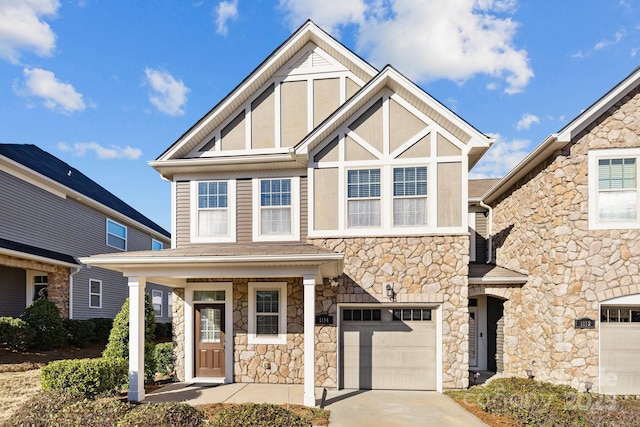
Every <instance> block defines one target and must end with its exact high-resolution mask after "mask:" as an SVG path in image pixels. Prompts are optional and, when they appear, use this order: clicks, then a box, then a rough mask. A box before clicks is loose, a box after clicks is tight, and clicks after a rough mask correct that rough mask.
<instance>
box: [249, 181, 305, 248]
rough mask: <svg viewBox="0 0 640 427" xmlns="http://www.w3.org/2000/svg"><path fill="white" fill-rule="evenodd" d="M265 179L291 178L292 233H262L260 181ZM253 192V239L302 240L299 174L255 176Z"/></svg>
mask: <svg viewBox="0 0 640 427" xmlns="http://www.w3.org/2000/svg"><path fill="white" fill-rule="evenodd" d="M263 179H269V180H271V179H290V180H291V233H290V234H269V235H262V231H261V221H260V215H261V207H260V182H261V181H262V180H263ZM251 185H252V194H253V206H254V209H252V211H253V213H252V215H253V218H252V222H253V229H252V234H253V241H254V242H282V241H291V242H295V241H299V240H300V177H299V176H283V177H276V176H274V177H263V178H254V179H253V180H252V184H251Z"/></svg>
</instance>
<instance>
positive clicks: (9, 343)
mask: <svg viewBox="0 0 640 427" xmlns="http://www.w3.org/2000/svg"><path fill="white" fill-rule="evenodd" d="M34 335H35V334H34V333H33V331H32V330H31V328H30V327H29V324H28V323H27V322H25V321H24V320H22V319H15V318H13V317H0V343H2V344H4V345H5V346H6V347H7V348H8V349H10V350H13V351H25V350H26V349H28V348H29V347H30V346H31V344H32V343H33V339H34Z"/></svg>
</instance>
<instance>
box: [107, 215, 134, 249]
mask: <svg viewBox="0 0 640 427" xmlns="http://www.w3.org/2000/svg"><path fill="white" fill-rule="evenodd" d="M110 222H112V223H114V224H116V225H119V226H120V227H124V249H122V248H119V247H117V246H112V245H110V244H109V234H111V233H109V223H110ZM114 236H115V237H117V238H118V239H121V238H122V237H120V236H116V235H115V234H114ZM128 237H129V229H128V228H127V226H126V225H124V224H121V223H119V222H118V221H114V220H112V219H110V218H107V222H106V234H105V242H106V244H107V246H109V247H110V248H114V249H118V250H119V251H125V252H126V251H127V246H128V244H129V238H128Z"/></svg>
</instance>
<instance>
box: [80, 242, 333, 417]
mask: <svg viewBox="0 0 640 427" xmlns="http://www.w3.org/2000/svg"><path fill="white" fill-rule="evenodd" d="M342 260H343V255H342V254H340V253H336V252H333V251H328V250H325V249H321V248H317V247H315V246H313V245H307V244H299V243H298V244H261V245H255V244H251V245H237V244H221V245H206V246H204V245H203V246H192V247H185V248H179V249H168V250H163V251H142V252H129V253H116V254H104V255H96V256H91V257H87V258H84V259H82V260H81V261H82V262H84V263H86V264H89V265H94V266H99V267H102V268H107V269H111V270H116V271H120V272H122V273H123V274H124V275H125V276H126V277H127V278H128V281H129V301H130V316H131V318H130V335H129V340H130V345H129V352H130V353H129V393H128V398H129V400H131V401H142V400H144V399H145V391H144V293H145V287H146V284H147V283H157V284H161V285H165V286H169V287H171V288H173V308H172V310H173V340H174V352H175V355H176V365H177V367H178V369H177V376H178V380H180V381H183V382H186V383H209V384H211V383H234V382H245V383H271V384H301V385H302V386H303V390H304V396H303V401H304V404H305V405H307V406H314V405H315V392H314V387H315V385H316V369H315V368H316V366H315V365H316V361H315V354H316V324H315V315H316V314H317V309H316V307H317V303H318V299H317V292H316V287H317V286H318V285H322V284H324V283H326V282H329V281H330V280H329V279H334V278H336V277H338V276H340V275H341V274H342V270H343V265H342ZM325 279H327V280H326V281H325ZM318 305H320V306H322V307H327V303H326V302H324V303H323V304H318ZM320 311H322V308H321V309H320ZM336 351H337V350H336Z"/></svg>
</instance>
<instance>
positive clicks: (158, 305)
mask: <svg viewBox="0 0 640 427" xmlns="http://www.w3.org/2000/svg"><path fill="white" fill-rule="evenodd" d="M151 303H152V304H153V311H154V312H155V314H156V317H162V291H157V290H155V289H153V290H151Z"/></svg>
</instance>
